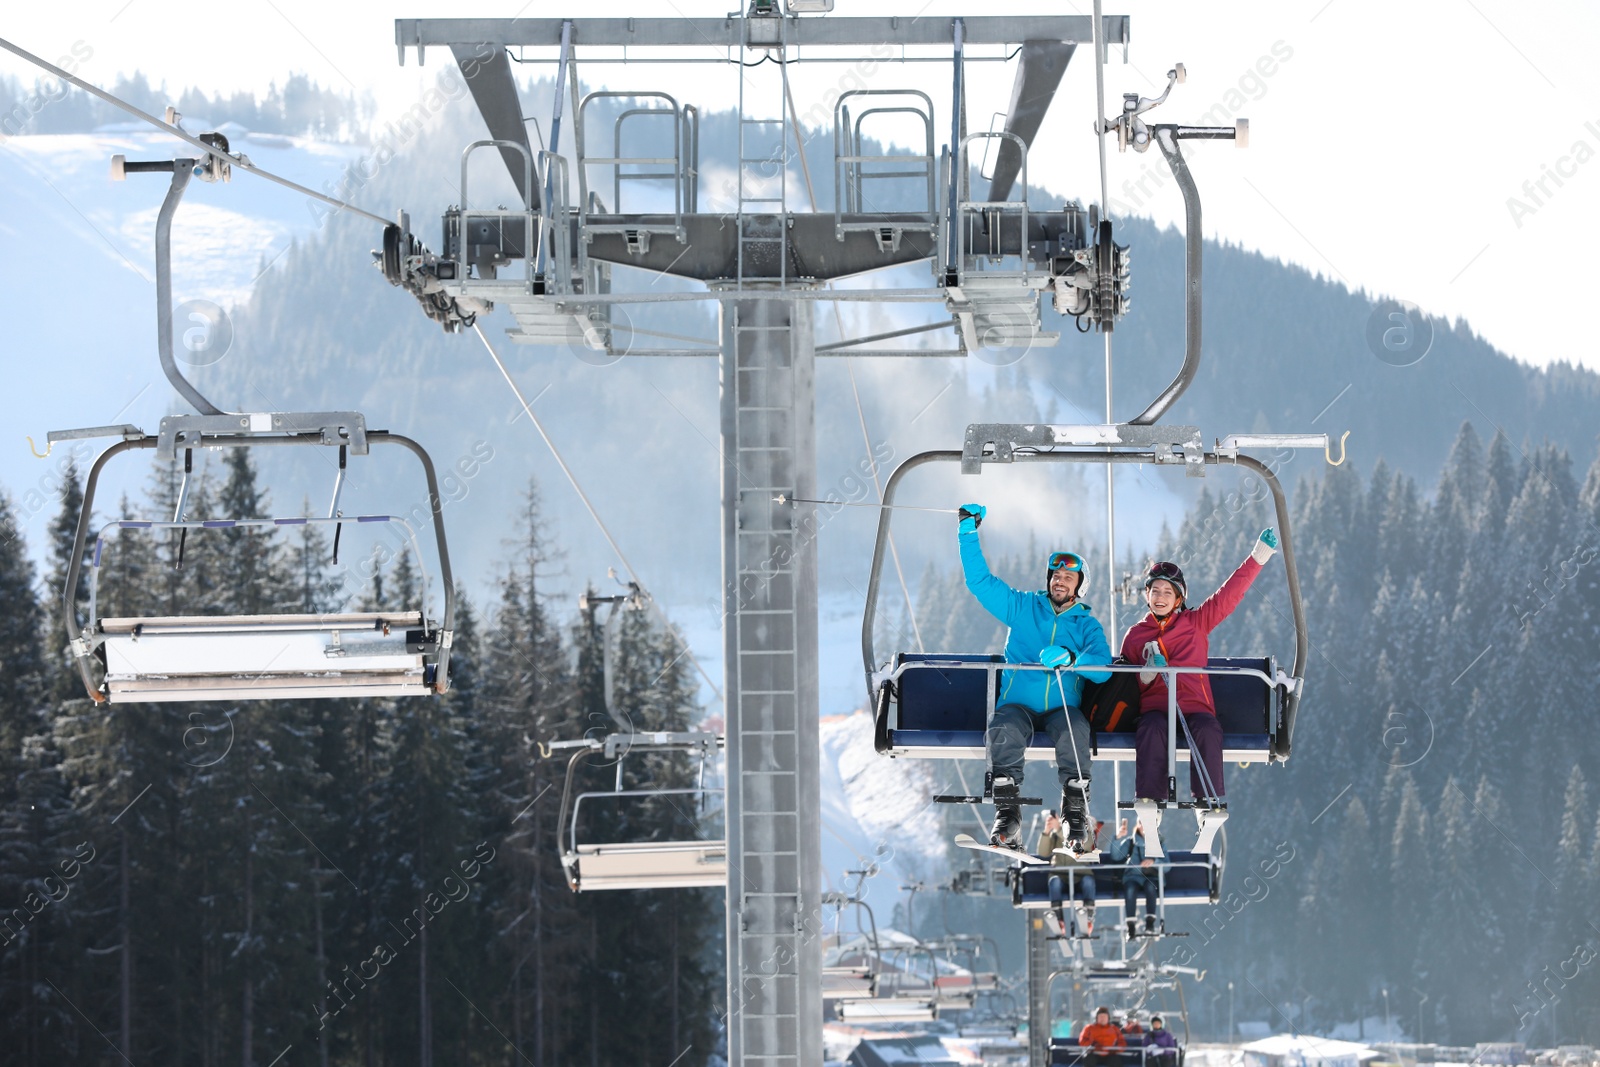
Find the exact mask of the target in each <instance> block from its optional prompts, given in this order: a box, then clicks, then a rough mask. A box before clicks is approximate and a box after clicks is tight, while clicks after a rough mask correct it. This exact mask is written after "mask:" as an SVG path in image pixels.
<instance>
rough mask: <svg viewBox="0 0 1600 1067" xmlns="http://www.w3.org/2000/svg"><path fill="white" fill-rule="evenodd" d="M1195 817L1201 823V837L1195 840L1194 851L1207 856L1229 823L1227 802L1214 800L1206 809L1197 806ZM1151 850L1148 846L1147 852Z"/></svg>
mask: <svg viewBox="0 0 1600 1067" xmlns="http://www.w3.org/2000/svg"><path fill="white" fill-rule="evenodd" d="M1194 817H1195V821H1196V822H1197V823H1199V830H1200V836H1199V837H1197V838H1195V842H1194V850H1195V852H1196V853H1197V854H1199V855H1205V854H1207V853H1209V852H1210V851H1211V843H1212V842H1213V841H1214V840H1215V839H1216V836H1217V831H1218V830H1220V829H1222V826H1223V824H1224V823H1226V822H1227V821H1228V805H1227V802H1226V801H1222V800H1213V801H1211V802H1210V806H1209V807H1204V808H1202V807H1200V806H1199V805H1198V804H1197V805H1196V806H1195V809H1194ZM1146 836H1147V837H1148V836H1149V835H1148V834H1147V835H1146ZM1149 848H1150V846H1149V845H1148V844H1146V845H1145V850H1146V852H1148V851H1149Z"/></svg>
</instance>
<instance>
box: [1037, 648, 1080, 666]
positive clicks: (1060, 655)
mask: <svg viewBox="0 0 1600 1067" xmlns="http://www.w3.org/2000/svg"><path fill="white" fill-rule="evenodd" d="M1039 662H1040V663H1042V664H1044V665H1045V666H1046V667H1071V666H1072V665H1073V664H1075V663H1077V662H1078V656H1077V653H1075V652H1072V651H1070V650H1068V649H1065V648H1062V647H1061V646H1060V645H1051V646H1049V647H1048V648H1046V649H1045V650H1044V651H1043V652H1040V653H1039Z"/></svg>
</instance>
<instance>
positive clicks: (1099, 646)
mask: <svg viewBox="0 0 1600 1067" xmlns="http://www.w3.org/2000/svg"><path fill="white" fill-rule="evenodd" d="M985 513H986V509H985V508H984V507H983V505H981V504H964V505H962V507H961V510H960V513H959V514H960V526H959V534H958V541H959V543H960V548H961V570H962V573H963V575H964V576H965V578H966V583H967V589H968V590H970V591H971V592H972V595H973V596H975V597H977V598H978V603H980V604H982V605H983V607H984V609H985V610H986V611H988V612H989V614H991V615H993V616H994V617H995V618H997V619H999V620H1000V621H1001V622H1003V623H1005V624H1006V626H1007V627H1009V631H1008V632H1007V634H1006V646H1005V659H1006V662H1007V663H1028V664H1033V663H1040V664H1043V665H1044V666H1046V667H1072V666H1080V667H1082V666H1091V667H1092V666H1100V665H1102V664H1109V663H1110V662H1111V648H1110V646H1109V645H1108V644H1107V643H1106V635H1105V631H1104V630H1102V629H1101V628H1100V622H1099V620H1097V619H1096V618H1095V617H1094V616H1093V615H1091V614H1090V613H1089V606H1088V605H1087V604H1085V603H1084V602H1083V601H1082V600H1080V599H1079V595H1080V594H1081V593H1082V592H1083V586H1084V583H1085V582H1086V581H1087V580H1088V571H1087V568H1086V567H1085V566H1084V561H1083V557H1082V556H1080V555H1078V554H1077V553H1075V552H1053V553H1051V555H1050V557H1049V560H1048V561H1047V563H1046V567H1045V584H1046V588H1045V589H1042V590H1039V591H1036V592H1031V593H1024V592H1021V591H1020V590H1016V589H1013V588H1011V587H1010V586H1009V585H1007V584H1006V583H1005V582H1003V581H1001V580H1000V579H999V578H996V577H995V576H994V575H993V574H991V573H990V571H989V565H988V563H987V562H985V560H984V558H983V548H982V546H981V545H980V544H979V543H978V524H979V523H981V522H982V521H983V516H984V514H985ZM1110 676H1111V672H1110V671H1085V672H1084V673H1083V674H1081V675H1079V674H1069V673H1066V672H1063V671H1054V672H1047V671H1006V672H1004V673H1003V674H1002V675H1001V677H1000V691H999V694H998V695H997V696H996V698H995V707H994V709H993V710H992V711H991V712H990V714H989V723H988V730H987V733H986V741H987V748H988V756H989V774H990V776H991V780H992V789H993V796H994V806H995V815H994V825H993V826H992V827H991V828H990V831H989V843H990V844H991V845H997V846H1000V847H1005V848H1016V847H1018V839H1019V837H1020V834H1021V830H1022V809H1021V806H1020V804H1019V802H1018V801H1019V798H1020V797H1021V795H1022V775H1023V762H1024V759H1025V758H1026V755H1027V750H1028V743H1029V742H1030V741H1032V740H1033V735H1034V732H1035V730H1043V731H1044V732H1045V733H1047V734H1049V735H1050V739H1051V740H1052V741H1054V742H1055V747H1056V773H1057V776H1058V777H1059V778H1060V780H1061V811H1062V814H1063V815H1065V816H1066V820H1067V845H1068V847H1069V848H1071V849H1073V850H1075V851H1079V852H1086V851H1089V850H1090V849H1092V848H1093V847H1094V831H1093V829H1092V826H1093V824H1092V822H1091V820H1090V818H1089V773H1090V752H1089V721H1088V719H1086V718H1085V717H1084V716H1083V713H1082V712H1081V711H1079V710H1078V701H1079V698H1080V696H1081V694H1082V691H1083V679H1085V678H1087V679H1089V680H1091V681H1096V682H1103V681H1105V680H1106V679H1107V678H1109V677H1110Z"/></svg>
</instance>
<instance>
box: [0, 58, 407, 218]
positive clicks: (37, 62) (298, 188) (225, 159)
mask: <svg viewBox="0 0 1600 1067" xmlns="http://www.w3.org/2000/svg"><path fill="white" fill-rule="evenodd" d="M0 48H4V49H5V50H6V51H7V52H10V53H11V54H12V55H15V56H17V57H19V58H21V59H24V60H26V61H28V62H29V63H32V64H33V65H34V66H36V67H39V68H41V69H43V70H47V71H49V72H50V73H51V74H53V75H55V76H56V77H57V78H60V79H61V80H62V81H64V82H67V83H69V84H71V85H75V86H77V87H78V88H79V89H82V90H83V91H84V92H86V93H89V94H90V95H92V96H97V97H99V98H100V99H102V100H104V101H105V102H106V103H108V104H110V105H112V106H113V107H116V108H120V109H122V110H123V111H126V112H127V113H128V114H130V115H133V116H134V117H135V118H139V119H142V120H144V121H145V122H148V123H149V124H150V125H152V126H154V127H156V129H158V130H160V131H161V132H162V133H169V134H171V135H172V136H174V137H176V138H178V139H179V140H182V141H186V142H188V143H189V144H191V145H193V146H194V147H195V148H198V149H200V151H202V152H204V153H205V154H206V155H208V156H211V157H213V158H215V159H217V160H218V161H220V162H222V163H226V164H227V165H228V166H230V167H237V168H238V169H240V170H242V171H246V172H248V173H250V174H255V175H259V176H260V177H263V178H265V179H267V180H268V181H271V182H277V183H278V184H279V185H282V186H285V187H287V188H290V189H293V190H294V191H295V192H297V193H304V194H305V195H306V196H309V197H311V198H312V199H315V200H320V201H322V202H323V203H324V204H329V205H332V206H333V207H336V208H338V209H340V210H341V211H349V212H352V213H354V214H356V215H360V216H361V217H362V218H367V219H371V220H372V221H373V222H376V223H377V224H378V225H380V226H388V225H390V222H391V220H390V219H386V218H384V217H383V216H382V215H374V214H373V213H372V212H370V211H367V210H365V209H364V208H359V207H356V206H355V205H354V204H351V203H349V202H347V201H344V200H340V199H339V198H338V197H335V196H328V195H327V194H326V193H319V192H317V191H316V190H315V189H309V188H307V187H306V186H304V185H301V184H300V183H299V182H295V181H290V180H289V179H288V178H284V177H281V176H280V175H277V174H274V173H272V172H271V171H270V170H266V169H264V168H262V167H258V166H256V165H255V164H254V163H252V162H250V160H249V158H248V157H246V156H244V155H243V154H240V155H229V154H228V153H227V152H224V151H223V150H222V149H220V148H216V147H214V146H212V145H208V144H206V143H205V142H204V141H202V140H200V139H199V138H198V137H194V136H192V135H191V134H189V133H188V132H187V131H185V130H182V129H179V128H178V127H177V126H174V125H171V124H170V123H167V122H163V121H162V120H161V119H158V118H156V117H155V116H154V115H152V114H150V113H148V112H146V111H142V110H140V109H139V108H136V107H134V106H133V105H132V104H130V103H128V102H127V101H125V100H121V99H118V98H117V97H115V96H113V95H111V94H110V93H108V92H106V91H105V90H104V89H101V88H100V87H99V86H96V85H92V84H90V83H89V82H86V81H84V80H83V79H82V78H79V77H76V76H75V75H72V74H69V73H67V72H66V71H65V70H62V69H61V68H60V67H58V66H56V65H55V64H54V63H51V62H49V61H48V60H45V59H41V58H39V57H38V56H36V55H34V54H33V53H32V52H29V51H27V50H26V49H23V48H19V47H17V46H16V45H14V44H12V43H11V42H10V41H8V40H6V39H5V38H3V37H0Z"/></svg>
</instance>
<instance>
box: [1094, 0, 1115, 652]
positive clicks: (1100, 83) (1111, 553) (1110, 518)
mask: <svg viewBox="0 0 1600 1067" xmlns="http://www.w3.org/2000/svg"><path fill="white" fill-rule="evenodd" d="M1105 48H1106V29H1105V25H1104V23H1102V22H1101V21H1100V0H1094V105H1095V113H1094V128H1095V131H1096V136H1095V140H1097V141H1098V142H1099V144H1100V220H1101V222H1102V223H1106V222H1109V221H1110V219H1111V196H1110V192H1109V186H1108V183H1107V181H1106V131H1105V123H1104V119H1105V114H1106V66H1105V61H1106V55H1105ZM1095 236H1096V239H1098V237H1099V235H1098V234H1096V235H1095ZM1102 269H1110V268H1109V264H1104V265H1102ZM1110 325H1111V320H1110V319H1109V318H1108V319H1106V320H1105V331H1104V332H1105V344H1106V425H1108V426H1109V425H1111V423H1112V421H1113V419H1112V415H1111V329H1110ZM1106 451H1107V452H1109V451H1111V450H1110V449H1109V448H1108V449H1106ZM1114 471H1115V467H1113V466H1112V465H1111V464H1110V463H1107V464H1106V622H1107V623H1109V624H1110V626H1109V628H1110V631H1111V636H1112V639H1113V640H1115V638H1116V634H1117V486H1116V481H1115V479H1114V477H1113V474H1114Z"/></svg>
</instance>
